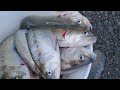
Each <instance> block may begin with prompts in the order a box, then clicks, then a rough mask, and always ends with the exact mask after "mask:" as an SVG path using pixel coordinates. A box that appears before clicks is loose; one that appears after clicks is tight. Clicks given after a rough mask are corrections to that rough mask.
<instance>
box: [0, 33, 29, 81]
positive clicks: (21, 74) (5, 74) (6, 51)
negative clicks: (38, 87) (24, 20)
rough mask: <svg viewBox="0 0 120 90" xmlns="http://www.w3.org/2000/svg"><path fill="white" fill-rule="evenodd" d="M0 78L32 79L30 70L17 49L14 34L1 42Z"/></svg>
mask: <svg viewBox="0 0 120 90" xmlns="http://www.w3.org/2000/svg"><path fill="white" fill-rule="evenodd" d="M0 79H30V72H29V69H28V67H27V65H26V64H25V63H24V62H23V60H22V58H21V57H20V56H19V55H18V54H17V52H16V51H15V44H14V35H10V36H8V37H7V38H6V39H5V40H3V42H2V43H1V44H0Z"/></svg>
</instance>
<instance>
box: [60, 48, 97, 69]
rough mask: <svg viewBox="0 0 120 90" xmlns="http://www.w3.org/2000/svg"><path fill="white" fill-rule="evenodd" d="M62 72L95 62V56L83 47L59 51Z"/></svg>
mask: <svg viewBox="0 0 120 90" xmlns="http://www.w3.org/2000/svg"><path fill="white" fill-rule="evenodd" d="M61 60H62V61H61V66H62V67H61V68H62V71H69V70H72V69H76V68H78V67H81V66H83V65H86V64H89V63H92V62H93V61H95V60H96V54H95V53H94V52H92V51H91V50H89V49H87V48H85V47H79V48H67V49H65V48H63V49H61Z"/></svg>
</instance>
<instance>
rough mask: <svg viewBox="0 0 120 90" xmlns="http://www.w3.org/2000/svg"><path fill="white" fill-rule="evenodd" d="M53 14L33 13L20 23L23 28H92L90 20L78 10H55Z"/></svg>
mask: <svg viewBox="0 0 120 90" xmlns="http://www.w3.org/2000/svg"><path fill="white" fill-rule="evenodd" d="M54 13H55V14H53V15H51V16H41V15H31V16H28V17H26V18H24V19H23V20H22V22H21V24H20V27H21V29H26V28H30V27H40V28H52V29H55V30H57V29H58V28H62V29H72V30H73V29H74V28H79V30H81V29H82V30H90V29H92V25H91V23H90V22H89V20H88V19H87V18H86V17H85V16H83V15H81V14H80V13H79V12H78V11H63V12H59V11H55V12H54Z"/></svg>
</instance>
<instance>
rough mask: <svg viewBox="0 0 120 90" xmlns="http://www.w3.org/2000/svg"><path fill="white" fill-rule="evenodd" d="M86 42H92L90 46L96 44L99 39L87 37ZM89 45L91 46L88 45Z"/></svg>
mask: <svg viewBox="0 0 120 90" xmlns="http://www.w3.org/2000/svg"><path fill="white" fill-rule="evenodd" d="M85 40H86V41H87V42H90V44H92V43H95V42H96V41H97V37H95V36H91V37H86V38H85ZM88 45H89V44H88Z"/></svg>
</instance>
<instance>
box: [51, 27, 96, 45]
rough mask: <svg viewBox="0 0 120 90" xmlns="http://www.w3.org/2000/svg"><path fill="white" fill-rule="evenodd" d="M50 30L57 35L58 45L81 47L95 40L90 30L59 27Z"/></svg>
mask: <svg viewBox="0 0 120 90" xmlns="http://www.w3.org/2000/svg"><path fill="white" fill-rule="evenodd" d="M52 32H53V33H54V35H55V36H56V37H57V40H58V44H59V47H82V46H86V45H90V44H93V43H95V42H96V40H97V38H96V37H95V36H94V35H93V34H92V33H91V32H90V31H84V30H83V31H82V30H81V31H79V30H77V29H76V30H74V31H73V30H69V29H67V30H66V29H59V30H52Z"/></svg>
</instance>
